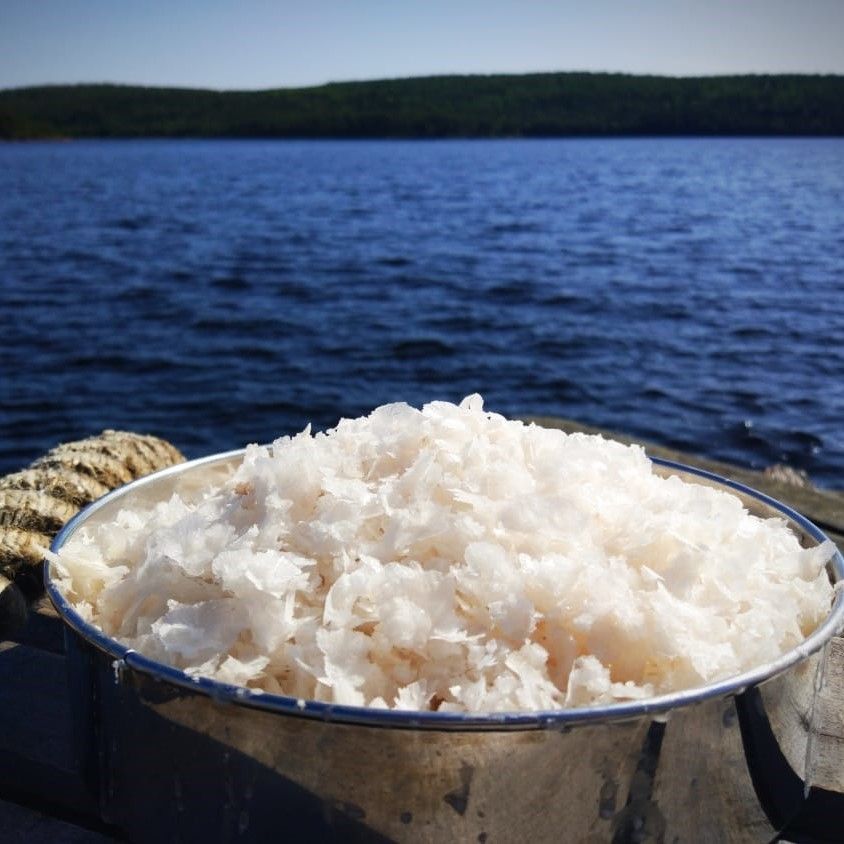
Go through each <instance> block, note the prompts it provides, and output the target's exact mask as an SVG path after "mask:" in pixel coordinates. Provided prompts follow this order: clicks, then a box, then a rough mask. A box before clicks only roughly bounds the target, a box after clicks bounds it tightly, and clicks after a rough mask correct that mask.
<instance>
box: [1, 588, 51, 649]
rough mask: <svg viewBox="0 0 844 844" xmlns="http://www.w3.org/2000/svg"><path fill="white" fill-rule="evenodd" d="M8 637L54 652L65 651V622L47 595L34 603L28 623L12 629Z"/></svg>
mask: <svg viewBox="0 0 844 844" xmlns="http://www.w3.org/2000/svg"><path fill="white" fill-rule="evenodd" d="M8 639H9V641H11V642H17V643H18V644H21V645H28V646H30V647H33V648H38V649H40V650H45V651H49V652H50V653H54V654H63V653H64V624H63V623H62V620H61V617H60V616H59V614H58V613H57V612H56V609H55V607H54V606H53V604H52V603H51V602H50V599H49V598H48V597H47V596H46V595H42V596H41V597H40V598H38V599H37V600H36V601H34V602H33V603H32V605H31V606H30V607H29V613H28V615H27V620H26V623H25V624H24V625H23V626H22V627H19V628H18V629H16V630H12V631H11V632H10V633H9V634H8Z"/></svg>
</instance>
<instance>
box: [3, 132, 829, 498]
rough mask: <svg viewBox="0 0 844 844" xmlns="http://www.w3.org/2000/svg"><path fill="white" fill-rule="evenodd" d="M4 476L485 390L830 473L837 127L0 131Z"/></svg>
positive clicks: (490, 397) (505, 404)
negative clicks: (709, 134) (200, 137)
mask: <svg viewBox="0 0 844 844" xmlns="http://www.w3.org/2000/svg"><path fill="white" fill-rule="evenodd" d="M0 285H2V290H0V305H2V321H3V322H2V324H3V342H2V345H0V378H2V403H1V404H0V471H2V472H6V471H11V470H13V469H15V468H18V467H19V466H21V465H23V464H25V463H27V462H28V461H30V460H32V459H33V458H35V457H36V456H38V454H39V453H40V452H42V451H43V450H45V449H47V448H48V447H50V446H52V445H54V444H56V443H57V442H59V441H61V440H66V439H71V438H76V437H80V436H84V435H87V434H90V433H95V432H97V431H99V430H101V429H102V428H105V427H118V428H128V429H134V430H140V431H148V432H154V433H158V434H160V435H162V436H165V437H168V438H169V439H171V440H172V441H173V442H175V443H176V444H177V445H178V446H180V447H181V448H182V449H183V450H184V451H185V452H186V453H187V454H188V455H189V456H200V455H202V454H206V453H211V452H213V451H219V450H224V449H229V448H235V447H238V446H240V445H243V444H245V443H247V442H250V441H267V440H270V439H272V438H273V437H275V436H278V435H280V434H283V433H291V432H293V431H296V430H298V429H301V428H302V427H303V426H304V425H305V424H306V423H307V422H309V421H311V422H313V423H314V425H315V427H318V428H323V427H327V426H331V425H332V424H334V423H335V422H336V421H337V419H338V418H339V417H340V416H351V415H359V414H361V413H365V412H366V411H367V410H369V409H371V408H372V407H374V406H376V405H378V404H382V403H384V402H389V401H397V400H406V401H409V402H411V403H414V404H417V405H418V404H420V403H423V402H425V401H427V400H430V399H434V398H445V399H451V400H459V399H460V398H462V397H463V396H464V395H465V394H467V393H470V392H475V391H477V392H480V393H482V394H483V395H484V397H485V399H486V403H487V407H488V408H490V409H493V410H497V411H501V412H504V413H507V414H545V415H561V416H567V417H572V418H576V419H579V420H581V421H584V422H588V423H592V424H596V425H601V426H605V427H608V428H611V429H616V430H619V431H623V432H628V433H631V434H637V435H640V436H642V437H644V438H650V439H652V440H657V441H660V442H662V443H664V444H667V445H672V446H675V447H677V448H681V449H686V450H689V451H693V452H698V453H701V454H706V455H709V456H711V457H715V458H721V459H726V460H731V461H734V462H737V463H741V464H744V465H749V466H754V467H763V466H766V465H768V464H771V463H774V462H789V463H791V464H792V465H794V466H796V467H799V468H803V469H806V470H807V471H808V472H809V473H810V475H811V476H812V477H813V479H814V480H815V481H816V482H818V483H819V484H821V485H825V486H831V487H844V351H842V337H844V139H637V140H633V139H610V140H547V141H540V140H531V141H527V140H524V141H522V140H513V141H510V140H505V141H434V142H408V141H399V142H387V141H385V142H375V141H373V142H289V141H281V142H278V141H266V142H264V141H242V142H241V141H207V142H206V141H137V142H136V141H122V142H121V141H110V142H100V141H95V142H75V143H44V144H40V143H39V144H25V145H22V144H5V145H0Z"/></svg>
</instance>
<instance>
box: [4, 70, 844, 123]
mask: <svg viewBox="0 0 844 844" xmlns="http://www.w3.org/2000/svg"><path fill="white" fill-rule="evenodd" d="M563 135H844V76H802V75H777V76H720V77H700V78H674V77H659V76H628V75H623V74H601V73H596V74H591V73H545V74H530V75H523V76H504V75H502V76H434V77H424V78H413V79H394V80H381V81H374V82H343V83H332V84H328V85H321V86H319V87H314V88H291V89H279V90H269V91H226V92H221V91H209V90H195V89H183V88H143V87H133V86H124V85H71V86H62V85H49V86H43V87H37V88H18V89H9V90H2V91H0V138H6V139H26V138H91V137H106V138H107V137H279V138H365V137H388V138H394V137H395V138H439V137H506V136H526V137H542V136H563Z"/></svg>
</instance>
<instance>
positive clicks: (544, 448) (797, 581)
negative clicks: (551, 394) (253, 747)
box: [54, 395, 834, 712]
mask: <svg viewBox="0 0 844 844" xmlns="http://www.w3.org/2000/svg"><path fill="white" fill-rule="evenodd" d="M833 553H834V549H833V547H832V545H831V544H824V545H822V546H819V547H818V548H813V549H802V548H801V547H800V544H799V542H798V540H797V538H796V537H795V536H794V535H793V534H792V533H791V532H790V531H789V530H788V529H787V526H786V524H785V523H784V522H783V521H782V520H780V519H768V520H763V519H760V518H757V517H755V516H752V515H750V514H749V513H748V512H747V511H746V510H745V509H744V507H743V505H742V503H741V501H740V500H739V499H738V498H737V497H736V496H734V495H732V494H730V493H729V492H727V491H725V490H720V489H713V488H710V487H706V486H703V485H699V484H694V483H687V482H684V481H682V480H680V479H679V478H676V477H670V478H664V477H661V476H659V475H657V474H655V473H654V471H653V467H652V465H651V463H650V461H649V460H648V459H647V457H646V455H645V453H644V451H643V450H642V449H641V448H640V447H638V446H625V445H622V444H620V443H616V442H613V441H611V440H606V439H604V438H602V437H593V436H587V435H584V434H572V435H566V434H564V433H563V432H561V431H558V430H550V429H544V428H540V427H536V426H534V425H525V424H523V423H521V422H517V421H508V420H506V419H504V417H502V416H500V415H498V414H495V413H489V412H487V411H485V410H484V409H483V400H482V399H481V397H480V396H478V395H472V396H468V397H467V398H466V399H464V400H463V401H462V402H461V403H460V404H459V405H454V404H450V403H448V402H442V401H437V402H431V403H430V404H427V405H425V406H424V407H423V408H422V410H416V409H414V408H411V407H409V406H407V405H405V404H390V405H385V406H383V407H379V408H377V409H376V410H374V411H373V412H372V413H371V414H370V415H369V416H367V417H364V418H360V419H344V420H342V421H341V422H340V423H339V424H338V425H337V427H336V428H334V429H332V430H330V431H327V432H325V433H316V434H312V432H311V430H310V427H308V428H306V429H305V430H304V431H303V432H302V433H300V434H297V435H296V436H293V437H282V438H280V439H278V440H276V441H275V442H273V444H272V445H271V446H269V447H262V446H257V445H250V446H248V447H247V449H246V450H245V453H244V457H243V461H242V463H241V465H240V466H239V467H238V468H237V469H236V470H235V471H234V472H233V474H230V475H229V476H228V477H226V476H224V475H222V474H220V473H219V471H216V472H215V473H214V474H213V475H209V478H208V483H207V484H206V486H205V487H204V488H203V487H202V486H201V484H196V483H193V484H192V487H191V491H190V493H189V494H188V492H183V493H182V494H181V495H173V496H172V497H171V498H169V499H168V500H166V501H160V502H157V503H154V504H149V503H147V504H143V505H140V504H139V505H138V506H137V508H136V509H128V508H125V509H123V510H122V511H120V512H119V513H118V514H117V515H116V517H114V518H113V519H111V520H110V521H100V522H99V523H91V524H90V525H89V526H86V527H85V528H83V529H82V530H80V531H79V532H77V533H76V534H75V535H74V536H73V538H72V539H71V541H70V542H69V543H68V544H67V545H66V546H65V547H64V548H63V549H62V551H61V553H60V555H59V558H58V559H54V563H56V569H55V571H56V574H57V576H58V580H59V582H60V583H61V585H62V588H63V590H64V593H65V595H66V596H67V597H68V599H69V600H70V601H71V602H73V604H74V605H75V607H76V609H77V611H78V612H79V613H80V614H81V615H82V617H83V618H85V619H86V620H89V621H91V622H92V623H94V624H97V625H98V626H100V627H101V628H102V629H103V630H104V632H105V633H106V634H108V635H110V636H112V637H114V638H117V639H118V640H119V641H121V642H122V643H123V644H124V645H126V646H127V647H130V648H133V649H134V650H137V651H139V652H141V653H144V654H146V655H148V656H150V657H151V658H154V659H159V660H161V661H164V662H168V663H170V664H173V665H176V666H178V667H180V668H182V669H184V670H185V671H186V672H187V673H188V674H189V675H190V676H192V677H194V678H195V679H198V678H199V677H214V678H217V679H219V680H221V681H224V682H226V683H231V684H234V685H239V686H244V687H246V686H248V687H249V689H250V690H252V691H253V692H254V693H260V692H267V693H272V694H284V695H288V696H291V697H293V698H294V699H296V701H297V706H299V708H303V707H304V706H305V701H306V700H322V701H329V702H333V703H338V704H344V705H353V706H369V707H374V708H394V709H405V710H430V709H436V710H438V711H441V712H465V711H470V712H479V711H488V712H503V711H516V710H549V709H558V708H561V707H576V706H586V705H592V704H608V703H612V702H614V701H620V700H640V699H645V698H648V697H652V696H653V695H655V694H660V693H664V692H668V691H672V690H676V689H680V688H685V687H690V686H698V685H701V684H705V683H709V682H712V681H714V680H716V679H720V678H723V677H728V676H730V675H733V674H736V673H738V672H740V671H743V670H747V669H749V668H752V667H754V666H756V665H760V664H764V663H765V662H767V661H770V660H772V659H774V658H776V656H778V655H779V654H781V653H782V652H784V651H785V650H787V649H789V648H793V647H797V646H798V645H799V644H800V642H801V641H802V640H803V638H805V636H807V635H808V634H809V633H810V632H811V631H812V630H813V629H814V628H815V627H816V626H817V625H818V624H819V623H820V622H821V621H822V620H823V618H824V617H825V615H826V614H827V612H828V610H829V605H830V601H831V597H832V588H831V586H830V583H829V579H828V577H827V576H826V573H825V571H824V566H825V564H826V562H827V561H828V560H829V559H830V557H831V556H832V554H833Z"/></svg>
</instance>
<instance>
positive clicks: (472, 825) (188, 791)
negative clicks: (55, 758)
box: [46, 451, 844, 842]
mask: <svg viewBox="0 0 844 844" xmlns="http://www.w3.org/2000/svg"><path fill="white" fill-rule="evenodd" d="M242 454H243V452H242V451H234V452H228V453H226V454H221V455H215V456H212V457H208V458H204V459H201V460H195V461H192V462H190V463H185V464H182V465H180V466H175V467H172V468H169V469H165V470H164V471H162V472H158V473H156V474H154V475H150V476H148V477H146V478H142V479H141V480H139V481H136V482H134V483H132V484H129V485H127V486H125V487H122V488H121V489H119V490H115V491H114V492H112V493H110V494H109V495H107V496H105V497H104V498H102V499H100V500H99V501H97V502H96V503H94V504H93V505H91V506H90V507H89V508H87V509H86V510H85V511H83V512H82V513H80V514H79V515H78V516H76V517H75V518H74V519H73V520H72V521H70V522H69V523H68V524H67V525H66V526H65V528H64V529H63V530H62V531H61V532H60V533H59V534H58V536H57V537H56V539H55V541H54V542H53V550H54V551H57V550H58V549H60V548H61V547H62V546H63V545H64V544H65V543H66V542H67V541H68V539H69V538H70V537H71V536H72V535H73V534H74V533H75V532H76V531H77V530H79V529H80V528H81V527H82V526H83V525H88V524H93V523H95V522H98V521H102V520H108V519H111V518H113V516H114V514H115V513H116V512H117V510H119V509H121V508H123V507H126V506H136V505H137V504H138V503H141V502H143V501H150V500H161V499H163V498H165V497H169V495H171V494H172V493H173V492H174V491H177V490H178V491H179V493H180V494H182V495H185V496H190V495H192V494H194V492H198V491H199V490H201V488H202V487H203V486H205V485H207V484H208V483H209V482H211V481H212V480H214V479H220V478H222V477H225V476H226V475H227V474H229V473H230V472H231V471H233V470H234V468H235V467H236V466H237V465H238V464H239V462H240V459H241V457H242ZM654 463H655V464H656V465H657V471H659V472H660V473H662V474H676V475H679V476H681V477H682V478H683V479H684V480H687V481H692V482H695V483H702V484H708V485H712V486H716V487H721V488H724V487H726V488H727V489H728V490H729V491H731V492H733V493H735V494H736V495H738V496H739V497H740V498H741V499H742V501H743V502H744V504H745V506H747V507H748V508H749V509H750V510H751V511H752V512H754V513H756V514H758V515H760V516H776V517H779V518H782V519H785V520H787V521H788V523H789V524H790V526H791V528H792V529H793V530H794V532H795V533H796V534H797V535H798V536H799V538H800V540H801V543H803V544H804V545H806V546H811V545H815V544H818V543H820V542H822V541H824V540H825V539H826V537H825V536H824V534H823V533H822V532H821V531H820V530H819V529H818V528H817V527H816V526H814V525H813V524H812V523H811V522H809V521H807V520H806V519H805V518H803V517H802V516H800V515H799V514H797V513H795V512H794V511H792V510H791V509H790V508H788V507H786V506H785V505H783V504H781V503H779V502H777V501H775V500H773V499H771V498H769V497H767V496H765V495H763V494H761V493H759V492H756V491H754V490H751V489H749V488H747V487H744V486H742V485H741V484H737V483H734V482H732V481H728V480H725V479H723V478H720V477H718V476H716V475H713V474H711V473H708V472H704V471H701V470H697V469H692V468H690V467H686V466H682V465H679V464H675V463H671V462H668V461H664V460H654ZM828 571H829V576H830V578H831V580H832V581H833V582H838V581H839V580H841V579H844V558H842V556H841V554H840V553H837V554H836V555H835V556H834V558H833V559H832V560H831V562H830V564H829V566H828ZM46 581H47V590H48V592H49V595H50V597H51V599H52V601H53V603H54V604H55V606H56V608H57V610H58V611H59V613H60V614H61V616H62V618H63V619H64V621H65V622H66V628H65V639H66V649H67V663H68V682H69V684H70V688H71V700H72V705H73V707H74V711H73V713H72V714H73V722H74V729H75V731H76V733H75V748H76V752H77V757H78V761H79V766H80V770H81V771H82V772H83V774H84V776H85V779H86V782H87V785H88V787H89V788H90V790H91V792H92V795H93V796H94V797H95V798H96V799H98V800H99V805H100V810H101V814H102V817H103V819H104V820H106V821H108V822H111V823H115V824H117V825H119V826H121V827H122V828H123V829H124V830H125V831H126V832H127V834H128V835H129V836H130V838H131V839H132V840H138V841H150V842H159V841H169V840H173V841H193V840H199V839H200V838H204V839H208V840H214V841H216V840H224V841H228V840H236V841H246V840H249V841H267V840H275V839H277V838H278V839H282V838H283V839H286V838H290V839H292V840H297V841H299V840H316V841H324V840H333V839H336V840H343V841H349V840H367V841H373V840H375V841H378V840H398V841H402V840H407V841H447V840H463V841H479V842H483V841H524V840H533V841H561V840H567V841H585V840H611V841H628V840H629V841H645V840H665V841H675V840H679V841H687V840H693V841H702V840H712V841H725V840H730V841H770V840H771V839H772V837H774V836H776V835H778V834H781V833H787V834H788V835H789V836H790V837H791V839H792V840H799V839H800V836H801V835H803V836H809V838H811V840H824V838H823V830H824V829H825V828H826V826H825V824H826V821H827V819H828V818H832V817H834V815H835V814H836V813H840V812H842V811H844V796H842V793H844V770H842V768H841V766H839V767H838V768H837V772H836V768H835V766H834V765H829V764H825V763H823V760H821V763H819V761H818V748H819V747H820V744H821V739H822V732H821V728H820V726H819V717H820V713H819V707H818V705H817V701H818V699H819V697H821V696H822V694H823V690H824V666H825V663H826V660H827V653H828V651H829V647H830V644H829V643H830V641H831V640H832V639H833V636H834V635H835V634H836V633H837V632H838V631H839V630H840V629H841V628H842V626H844V596H842V594H841V592H840V591H839V592H838V594H837V596H836V598H835V600H834V602H833V606H832V608H831V611H830V614H829V616H828V617H827V619H826V621H825V622H824V623H823V624H822V625H821V626H820V627H819V628H818V629H817V630H815V631H814V632H813V633H812V634H811V636H809V638H807V639H806V640H805V641H804V642H802V643H801V644H800V645H799V647H797V648H795V649H793V650H791V651H789V652H787V653H785V654H783V655H782V656H781V657H779V658H778V659H777V660H775V661H773V662H770V663H768V664H766V665H760V666H758V667H756V668H754V669H753V670H752V671H747V672H745V673H742V674H740V675H736V676H734V677H730V678H728V679H726V680H721V681H719V682H717V683H712V684H709V685H706V686H702V687H699V688H694V689H688V690H684V691H682V692H676V693H673V694H667V695H661V696H659V697H654V698H651V699H649V700H646V701H636V702H625V703H617V704H612V705H607V706H589V707H584V708H578V709H569V710H553V711H546V712H515V713H505V714H500V713H495V714H455V713H440V712H396V711H385V710H376V709H367V708H362V707H350V706H336V705H332V704H327V703H321V702H316V701H299V700H296V699H295V698H289V697H283V696H278V695H271V694H263V693H258V692H255V691H252V690H249V689H245V688H241V687H235V686H229V685H226V684H223V683H220V682H217V681H215V680H211V679H206V678H200V679H196V678H192V677H190V676H188V675H186V674H185V673H184V672H182V671H180V670H178V669H176V668H173V667H170V666H168V665H164V664H162V663H159V662H156V661H153V660H151V659H148V658H146V657H144V656H143V655H141V654H139V653H137V652H135V651H132V650H129V649H127V648H126V647H125V646H123V645H121V644H120V643H119V642H117V641H115V640H113V639H110V638H108V637H107V636H105V635H104V634H103V633H102V632H101V631H100V630H98V629H97V628H95V627H93V626H92V625H91V624H89V623H87V622H86V621H84V620H83V619H82V618H81V617H80V616H79V615H78V614H77V613H76V611H75V610H74V608H73V607H72V605H71V604H70V603H69V602H68V600H67V599H66V597H65V596H64V595H63V594H62V591H61V587H60V584H59V583H58V582H57V581H56V580H55V579H54V578H53V576H52V571H51V568H50V567H49V566H48V569H47V572H46ZM841 755H842V757H844V753H842V754H841ZM839 817H840V815H839ZM837 823H840V822H837ZM812 836H814V837H812ZM807 840H809V839H807ZM829 840H840V839H835V838H831V839H829Z"/></svg>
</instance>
